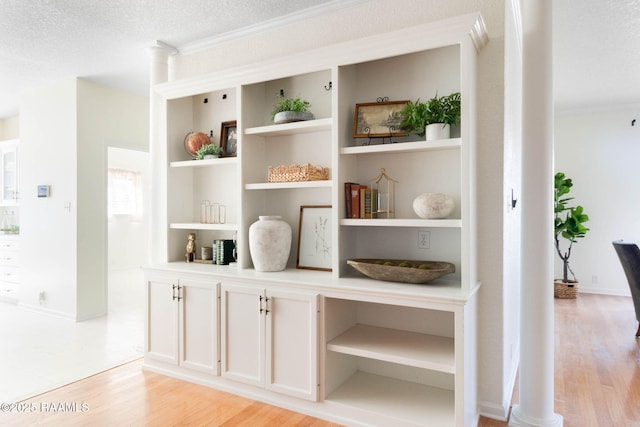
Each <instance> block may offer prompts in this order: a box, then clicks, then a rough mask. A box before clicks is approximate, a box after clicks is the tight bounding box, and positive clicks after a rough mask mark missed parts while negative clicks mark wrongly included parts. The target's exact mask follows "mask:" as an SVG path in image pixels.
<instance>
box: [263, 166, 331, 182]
mask: <svg viewBox="0 0 640 427" xmlns="http://www.w3.org/2000/svg"><path fill="white" fill-rule="evenodd" d="M325 179H329V168H323V167H320V166H314V165H312V164H311V163H307V164H305V165H291V166H284V165H280V166H269V175H268V178H267V181H268V182H298V181H320V180H325Z"/></svg>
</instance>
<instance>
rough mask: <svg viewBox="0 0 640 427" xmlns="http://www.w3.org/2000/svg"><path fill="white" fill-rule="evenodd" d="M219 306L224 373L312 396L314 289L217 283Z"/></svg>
mask: <svg viewBox="0 0 640 427" xmlns="http://www.w3.org/2000/svg"><path fill="white" fill-rule="evenodd" d="M221 310H222V316H221V318H222V328H221V329H222V375H223V376H224V377H227V378H230V379H233V380H235V381H241V382H244V383H248V384H253V385H257V386H261V387H265V388H267V389H269V390H273V391H277V392H279V393H283V394H287V395H290V396H295V397H300V398H304V399H309V400H317V396H318V392H317V388H318V387H317V385H318V347H317V346H318V342H317V341H318V333H317V331H318V296H317V294H314V293H295V292H289V291H283V290H279V289H278V290H276V289H264V288H262V287H258V286H256V287H251V286H242V285H222V308H221Z"/></svg>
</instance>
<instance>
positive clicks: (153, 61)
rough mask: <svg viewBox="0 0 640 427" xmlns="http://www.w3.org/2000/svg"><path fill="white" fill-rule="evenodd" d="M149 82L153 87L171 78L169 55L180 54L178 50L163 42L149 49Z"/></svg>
mask: <svg viewBox="0 0 640 427" xmlns="http://www.w3.org/2000/svg"><path fill="white" fill-rule="evenodd" d="M148 50H149V59H150V61H149V82H150V83H151V86H152V87H153V85H155V84H158V83H164V82H166V81H167V80H168V78H169V65H168V63H169V55H175V54H177V53H178V49H176V48H175V47H173V46H170V45H168V44H166V43H163V42H161V41H159V40H158V41H156V45H155V46H151V47H150V48H149V49H148Z"/></svg>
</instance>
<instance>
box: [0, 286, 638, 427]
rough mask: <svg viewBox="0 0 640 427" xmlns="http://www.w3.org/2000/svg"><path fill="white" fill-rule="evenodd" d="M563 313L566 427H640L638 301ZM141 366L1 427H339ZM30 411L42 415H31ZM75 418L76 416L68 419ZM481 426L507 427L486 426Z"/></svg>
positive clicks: (575, 305) (54, 396) (559, 351)
mask: <svg viewBox="0 0 640 427" xmlns="http://www.w3.org/2000/svg"><path fill="white" fill-rule="evenodd" d="M555 313H556V334H555V341H556V375H555V395H556V396H555V408H556V409H555V410H556V412H557V413H559V414H561V415H562V416H563V417H564V426H565V427H589V426H594V427H596V426H603V427H604V426H607V427H608V426H625V427H633V426H637V427H640V340H636V339H635V338H634V332H635V330H636V327H637V323H636V322H635V317H634V314H633V306H632V302H631V298H630V297H615V296H602V295H589V294H581V295H579V296H578V298H577V299H576V300H555ZM141 363H142V362H141V360H138V361H135V362H131V363H128V364H126V365H123V366H120V367H118V368H115V369H112V370H110V371H107V372H104V373H101V374H98V375H95V376H93V377H90V378H87V379H84V380H82V381H78V382H76V383H73V384H70V385H68V386H65V387H61V388H59V389H57V390H53V391H51V392H48V393H45V394H42V395H40V396H36V397H34V398H32V399H29V400H26V401H24V402H22V403H21V404H20V405H21V406H19V407H14V408H12V411H6V410H4V409H6V408H4V407H3V408H2V409H3V411H2V412H0V424H1V425H3V426H33V425H42V426H62V425H64V426H65V427H67V426H85V425H91V426H125V425H126V426H154V427H155V426H177V425H180V426H192V425H194V426H204V425H206V426H251V427H256V426H305V427H307V426H308V427H326V426H336V424H333V423H329V422H326V421H322V420H318V419H315V418H313V417H309V416H306V415H302V414H297V413H295V412H291V411H287V410H284V409H280V408H276V407H273V406H269V405H266V404H263V403H259V402H254V401H252V400H249V399H246V398H243V397H239V396H235V395H232V394H228V393H224V392H221V391H217V390H213V389H210V388H208V387H204V386H200V385H197V384H191V383H187V382H183V381H180V380H175V379H172V378H169V377H165V376H162V375H159V374H155V373H151V372H143V371H142V370H141V368H140V367H141ZM60 404H62V406H60ZM74 404H75V406H74ZM65 405H66V406H65ZM83 405H84V406H83ZM29 409H34V410H35V413H25V411H27V410H29ZM18 410H20V412H17V411H18ZM70 410H75V412H65V411H70ZM479 425H480V426H481V427H497V426H505V425H507V423H506V422H501V421H496V420H489V419H486V418H482V419H481V420H480V424H479Z"/></svg>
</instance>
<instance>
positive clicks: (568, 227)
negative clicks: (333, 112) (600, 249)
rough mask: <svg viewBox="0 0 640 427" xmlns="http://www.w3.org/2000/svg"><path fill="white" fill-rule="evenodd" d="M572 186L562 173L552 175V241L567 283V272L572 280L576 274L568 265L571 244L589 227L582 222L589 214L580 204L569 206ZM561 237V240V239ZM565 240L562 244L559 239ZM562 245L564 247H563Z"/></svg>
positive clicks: (584, 233) (580, 237)
mask: <svg viewBox="0 0 640 427" xmlns="http://www.w3.org/2000/svg"><path fill="white" fill-rule="evenodd" d="M571 187H573V181H572V180H571V178H567V177H566V176H565V174H564V173H562V172H558V173H556V175H555V177H554V198H553V201H554V222H555V223H554V233H553V237H554V241H555V246H556V251H557V252H558V256H559V257H560V259H561V260H562V262H563V269H562V281H563V282H564V283H569V277H568V273H569V272H570V273H571V276H572V277H573V280H574V281H577V280H576V275H575V274H574V273H573V270H571V267H569V258H570V257H571V249H572V248H573V244H574V243H576V242H577V241H578V240H579V239H582V238H583V237H584V236H585V235H586V234H587V231H589V229H588V228H587V227H585V225H584V223H585V222H587V221H589V216H588V215H587V214H585V213H584V208H583V207H582V206H580V205H577V206H570V205H569V202H571V201H572V200H573V197H568V196H567V195H568V194H569V192H570V191H571ZM561 239H562V240H561ZM563 240H564V241H566V242H565V244H564V246H563V245H561V241H563ZM563 247H564V249H563Z"/></svg>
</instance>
